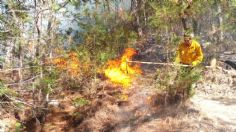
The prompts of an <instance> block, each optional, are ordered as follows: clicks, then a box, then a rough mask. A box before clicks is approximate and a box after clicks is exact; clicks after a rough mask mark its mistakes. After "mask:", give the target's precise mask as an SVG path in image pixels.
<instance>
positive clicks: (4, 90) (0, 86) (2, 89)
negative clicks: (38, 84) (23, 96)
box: [0, 81, 16, 97]
mask: <svg viewBox="0 0 236 132" xmlns="http://www.w3.org/2000/svg"><path fill="white" fill-rule="evenodd" d="M3 95H10V96H15V95H16V92H15V91H14V90H12V89H10V88H8V87H7V86H5V85H4V83H3V82H1V81H0V97H1V96H3Z"/></svg>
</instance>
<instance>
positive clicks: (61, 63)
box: [51, 52, 80, 76]
mask: <svg viewBox="0 0 236 132" xmlns="http://www.w3.org/2000/svg"><path fill="white" fill-rule="evenodd" d="M51 63H52V64H54V65H55V66H56V67H57V68H58V69H59V70H63V71H66V72H67V73H68V74H70V75H71V76H76V75H78V74H79V71H80V62H79V60H78V56H77V54H76V53H75V52H70V53H69V57H68V58H67V57H59V58H55V59H53V60H52V62H51Z"/></svg>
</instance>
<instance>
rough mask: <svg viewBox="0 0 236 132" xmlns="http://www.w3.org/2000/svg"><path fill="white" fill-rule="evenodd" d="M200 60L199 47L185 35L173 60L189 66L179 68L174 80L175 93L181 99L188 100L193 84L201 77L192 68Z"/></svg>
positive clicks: (200, 50)
mask: <svg viewBox="0 0 236 132" xmlns="http://www.w3.org/2000/svg"><path fill="white" fill-rule="evenodd" d="M202 59H203V53H202V49H201V45H200V44H199V43H198V42H197V41H196V40H193V39H192V36H191V35H190V34H189V33H185V34H184V40H183V41H182V42H180V44H179V47H178V50H177V55H176V58H175V62H176V63H180V64H185V65H189V67H181V68H180V70H179V71H178V74H177V78H176V82H177V83H176V86H177V89H176V90H177V93H181V94H182V95H183V99H188V98H189V97H191V96H192V95H193V93H194V90H193V84H194V83H195V82H197V81H198V79H200V76H201V75H200V72H199V70H198V69H195V68H194V67H195V66H197V65H198V64H200V63H201V62H202ZM193 68H194V69H193Z"/></svg>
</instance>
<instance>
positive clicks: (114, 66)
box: [105, 48, 142, 86]
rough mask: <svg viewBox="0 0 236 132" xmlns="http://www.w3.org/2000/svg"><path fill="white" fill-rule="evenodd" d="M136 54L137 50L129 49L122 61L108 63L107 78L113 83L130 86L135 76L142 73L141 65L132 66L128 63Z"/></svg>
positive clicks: (126, 50)
mask: <svg viewBox="0 0 236 132" xmlns="http://www.w3.org/2000/svg"><path fill="white" fill-rule="evenodd" d="M136 54H137V52H136V50H135V49H132V48H127V49H125V52H124V54H123V55H122V57H121V59H116V60H110V61H108V62H107V68H106V69H105V76H106V77H107V78H109V79H110V81H111V82H113V83H116V84H121V85H123V86H130V84H131V82H132V78H133V77H134V75H137V74H141V73H142V70H141V69H140V66H139V65H130V64H128V63H127V61H129V60H131V59H132V57H133V56H134V55H136Z"/></svg>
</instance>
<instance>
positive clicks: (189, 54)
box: [175, 40, 203, 66]
mask: <svg viewBox="0 0 236 132" xmlns="http://www.w3.org/2000/svg"><path fill="white" fill-rule="evenodd" d="M202 59H203V53H202V49H201V46H200V44H199V43H198V42H197V41H195V40H192V42H191V45H190V46H186V45H185V44H184V43H183V42H181V43H180V44H179V47H178V50H177V56H176V59H175V62H176V63H183V64H188V65H193V66H196V65H198V64H199V63H201V61H202Z"/></svg>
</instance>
